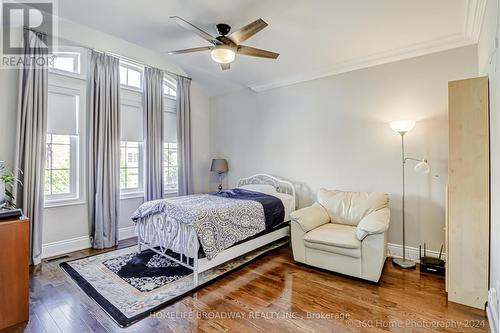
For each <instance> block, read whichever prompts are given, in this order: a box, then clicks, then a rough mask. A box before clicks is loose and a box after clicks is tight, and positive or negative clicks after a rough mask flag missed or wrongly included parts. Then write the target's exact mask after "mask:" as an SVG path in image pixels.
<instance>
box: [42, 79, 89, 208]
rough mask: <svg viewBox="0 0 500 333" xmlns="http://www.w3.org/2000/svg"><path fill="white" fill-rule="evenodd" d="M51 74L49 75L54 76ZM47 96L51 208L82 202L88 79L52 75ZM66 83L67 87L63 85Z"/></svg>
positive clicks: (47, 173) (47, 189) (47, 194)
mask: <svg viewBox="0 0 500 333" xmlns="http://www.w3.org/2000/svg"><path fill="white" fill-rule="evenodd" d="M50 75H51V74H49V76H50ZM49 81H50V84H49V88H48V99H47V136H46V145H45V150H46V154H45V179H44V195H45V203H46V206H47V207H52V206H59V205H65V204H76V203H81V200H82V198H83V193H82V189H83V186H80V184H81V182H82V177H83V175H82V173H81V172H80V170H83V166H82V165H81V163H82V161H83V157H82V153H83V152H84V151H85V149H84V146H83V147H80V145H84V139H83V140H82V138H81V137H80V133H83V132H85V131H84V130H83V128H84V127H83V126H84V117H85V114H84V113H83V112H80V110H82V109H84V108H85V99H84V98H82V97H83V96H84V94H85V82H84V81H82V80H78V79H75V78H71V79H67V78H64V79H63V78H62V77H60V76H57V75H55V77H50V79H49ZM63 85H64V86H65V87H63Z"/></svg>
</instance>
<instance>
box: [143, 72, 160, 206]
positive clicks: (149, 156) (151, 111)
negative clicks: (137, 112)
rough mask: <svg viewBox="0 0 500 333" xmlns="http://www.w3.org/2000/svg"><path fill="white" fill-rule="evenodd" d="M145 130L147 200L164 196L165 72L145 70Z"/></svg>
mask: <svg viewBox="0 0 500 333" xmlns="http://www.w3.org/2000/svg"><path fill="white" fill-rule="evenodd" d="M144 125H145V126H144V131H145V137H146V186H145V198H146V200H147V201H149V200H156V199H161V198H162V197H163V191H164V188H163V187H164V186H163V72H162V71H161V70H159V69H157V68H150V67H146V68H145V70H144Z"/></svg>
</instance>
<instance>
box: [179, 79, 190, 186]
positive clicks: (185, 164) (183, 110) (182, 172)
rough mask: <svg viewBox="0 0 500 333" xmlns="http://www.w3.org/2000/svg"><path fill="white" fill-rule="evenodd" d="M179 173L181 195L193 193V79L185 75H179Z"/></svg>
mask: <svg viewBox="0 0 500 333" xmlns="http://www.w3.org/2000/svg"><path fill="white" fill-rule="evenodd" d="M177 173H178V177H179V180H178V183H179V195H188V194H192V193H193V176H192V169H191V79H189V78H186V77H183V76H177Z"/></svg>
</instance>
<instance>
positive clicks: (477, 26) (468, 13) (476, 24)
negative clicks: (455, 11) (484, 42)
mask: <svg viewBox="0 0 500 333" xmlns="http://www.w3.org/2000/svg"><path fill="white" fill-rule="evenodd" d="M487 3H488V0H466V3H465V6H466V7H465V22H464V33H465V36H466V37H467V38H468V39H470V40H471V41H472V42H473V43H477V42H478V41H479V35H480V34H481V27H482V26H483V20H484V13H485V12H486V4H487Z"/></svg>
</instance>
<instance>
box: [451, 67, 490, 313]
mask: <svg viewBox="0 0 500 333" xmlns="http://www.w3.org/2000/svg"><path fill="white" fill-rule="evenodd" d="M448 95H449V96H448V98H449V101H448V107H449V162H448V163H449V166H448V167H449V170H448V172H449V185H448V186H449V188H448V228H449V230H448V242H449V244H448V251H449V253H448V254H447V259H448V274H449V276H448V279H447V282H448V299H449V300H450V301H453V302H457V303H461V304H466V305H469V306H473V307H476V308H480V309H484V305H485V302H486V301H487V294H488V278H489V277H488V274H489V270H488V265H489V219H490V207H489V202H490V188H489V186H490V160H489V110H488V104H489V101H488V78H487V77H480V78H474V79H468V80H460V81H453V82H449V84H448Z"/></svg>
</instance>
